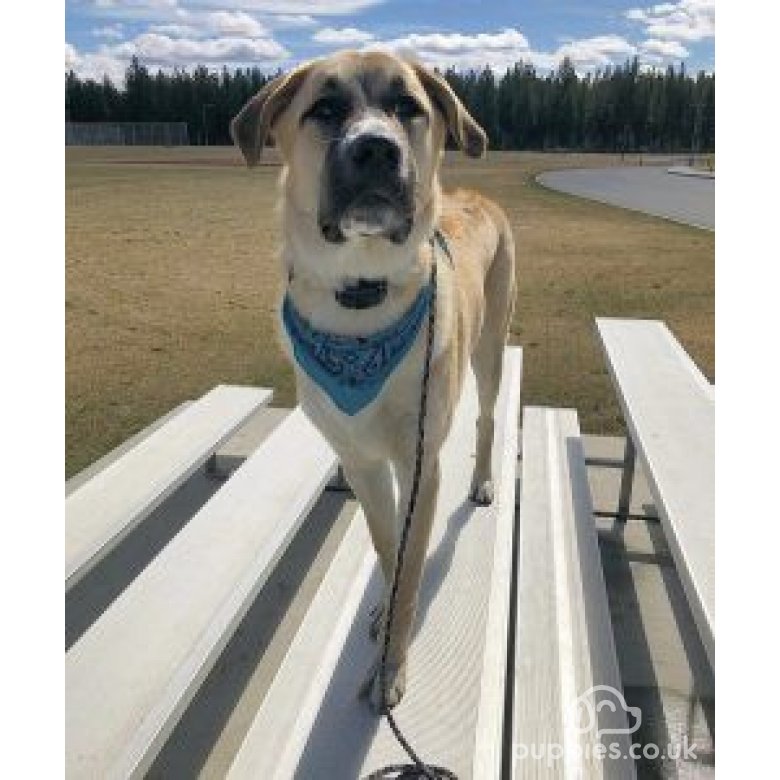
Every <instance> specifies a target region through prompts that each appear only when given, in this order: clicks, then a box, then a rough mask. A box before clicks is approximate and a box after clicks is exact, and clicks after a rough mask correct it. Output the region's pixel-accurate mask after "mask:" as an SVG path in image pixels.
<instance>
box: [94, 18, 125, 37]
mask: <svg viewBox="0 0 780 780" xmlns="http://www.w3.org/2000/svg"><path fill="white" fill-rule="evenodd" d="M92 35H93V36H94V37H95V38H111V39H113V40H121V39H122V38H123V37H124V32H123V30H122V25H121V24H120V23H118V22H117V23H116V24H107V25H105V26H104V27H94V28H93V29H92Z"/></svg>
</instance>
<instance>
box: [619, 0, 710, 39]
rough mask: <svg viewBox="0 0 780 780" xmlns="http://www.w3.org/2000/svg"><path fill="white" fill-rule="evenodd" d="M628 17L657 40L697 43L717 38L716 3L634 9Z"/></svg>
mask: <svg viewBox="0 0 780 780" xmlns="http://www.w3.org/2000/svg"><path fill="white" fill-rule="evenodd" d="M624 15H625V17H626V19H628V20H629V21H632V22H639V23H640V24H643V25H644V26H645V33H646V34H647V35H648V36H650V38H654V39H663V40H674V41H691V42H695V41H701V40H704V39H705V38H714V37H715V0H680V1H679V2H677V3H661V4H660V5H654V6H651V7H650V8H631V9H629V10H628V11H626V12H625V14H624Z"/></svg>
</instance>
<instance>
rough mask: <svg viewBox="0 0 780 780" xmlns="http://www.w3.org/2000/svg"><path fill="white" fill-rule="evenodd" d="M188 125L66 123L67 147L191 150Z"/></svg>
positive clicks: (169, 123)
mask: <svg viewBox="0 0 780 780" xmlns="http://www.w3.org/2000/svg"><path fill="white" fill-rule="evenodd" d="M189 143H190V134H189V130H188V129H187V123H186V122H66V123H65V146H188V145H189Z"/></svg>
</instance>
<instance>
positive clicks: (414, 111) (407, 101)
mask: <svg viewBox="0 0 780 780" xmlns="http://www.w3.org/2000/svg"><path fill="white" fill-rule="evenodd" d="M393 113H394V114H395V115H396V116H397V117H398V118H399V119H400V120H401V121H402V122H406V121H407V120H409V119H414V117H416V116H420V114H422V108H421V107H420V104H419V103H418V102H417V101H416V100H415V99H414V98H413V97H412V96H411V95H401V96H400V97H399V98H397V99H396V101H395V103H394V105H393Z"/></svg>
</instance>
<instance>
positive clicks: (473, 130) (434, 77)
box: [410, 62, 488, 157]
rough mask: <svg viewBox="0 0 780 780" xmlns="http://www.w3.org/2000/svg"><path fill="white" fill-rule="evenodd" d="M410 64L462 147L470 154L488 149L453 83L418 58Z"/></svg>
mask: <svg viewBox="0 0 780 780" xmlns="http://www.w3.org/2000/svg"><path fill="white" fill-rule="evenodd" d="M410 64H411V66H412V68H414V72H415V73H416V74H417V78H418V79H419V80H420V83H421V84H422V85H423V87H424V88H425V91H426V92H427V93H428V97H429V98H430V99H431V101H432V102H433V105H434V106H435V107H436V108H437V109H438V110H439V111H441V113H442V114H443V115H444V119H445V121H446V123H447V128H448V129H449V131H450V133H452V136H453V138H454V139H455V141H456V142H457V144H458V146H459V147H460V148H461V150H462V151H463V152H464V153H465V154H467V155H468V156H469V157H482V155H483V154H484V153H485V150H486V149H487V144H488V139H487V135H486V134H485V131H484V130H483V129H482V128H481V127H480V126H479V125H478V124H477V123H476V122H475V121H474V118H473V117H472V116H471V114H469V112H468V111H466V109H465V107H464V105H463V103H461V102H460V100H459V99H458V96H457V95H456V94H455V93H454V92H453V91H452V87H450V85H449V84H448V83H447V82H446V81H445V79H444V77H443V76H441V75H440V74H439V73H436V72H435V71H432V70H428V69H427V68H426V67H424V66H423V65H421V64H420V63H418V62H412V63H410Z"/></svg>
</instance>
